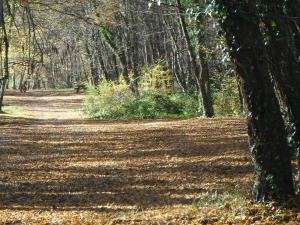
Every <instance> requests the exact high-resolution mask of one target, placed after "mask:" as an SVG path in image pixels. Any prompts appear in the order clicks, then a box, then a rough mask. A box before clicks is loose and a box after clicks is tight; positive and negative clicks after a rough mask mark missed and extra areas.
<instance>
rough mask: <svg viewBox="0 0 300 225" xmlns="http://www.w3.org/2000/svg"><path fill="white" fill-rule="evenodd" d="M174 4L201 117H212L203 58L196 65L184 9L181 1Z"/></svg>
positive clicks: (177, 0)
mask: <svg viewBox="0 0 300 225" xmlns="http://www.w3.org/2000/svg"><path fill="white" fill-rule="evenodd" d="M176 2H177V7H178V9H179V19H180V24H181V27H182V30H183V34H184V39H185V41H186V45H187V49H188V52H189V56H190V61H191V65H192V67H193V69H194V74H195V78H196V80H197V85H198V91H199V95H200V96H199V99H201V101H200V105H202V108H203V115H204V116H206V117H213V116H214V110H213V105H212V99H211V96H209V95H210V94H211V93H210V92H207V91H208V89H207V88H206V87H207V85H209V84H208V82H207V76H208V70H207V71H206V74H204V73H205V71H204V66H205V65H203V64H202V63H203V62H204V58H203V57H202V60H201V61H200V65H198V64H197V56H196V53H195V50H194V48H193V46H192V43H191V40H190V37H189V34H188V30H187V24H186V21H185V18H184V14H183V12H184V9H183V6H182V4H181V0H176ZM203 72H204V73H203ZM205 76H206V77H205Z"/></svg>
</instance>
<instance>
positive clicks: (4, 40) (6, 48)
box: [0, 0, 9, 112]
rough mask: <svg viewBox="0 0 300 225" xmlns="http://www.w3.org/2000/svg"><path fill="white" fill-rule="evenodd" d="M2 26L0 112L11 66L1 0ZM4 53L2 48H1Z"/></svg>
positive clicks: (0, 19) (0, 18)
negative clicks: (2, 70)
mask: <svg viewBox="0 0 300 225" xmlns="http://www.w3.org/2000/svg"><path fill="white" fill-rule="evenodd" d="M0 26H1V29H2V34H3V42H4V60H3V64H4V66H3V67H2V66H1V68H3V69H4V73H3V74H4V76H3V78H2V90H1V93H0V112H1V111H2V107H3V97H4V92H5V87H6V81H7V80H8V79H9V68H8V52H9V41H8V36H7V32H6V25H5V18H4V1H3V0H2V1H0ZM0 44H1V49H2V43H0ZM1 54H2V50H1Z"/></svg>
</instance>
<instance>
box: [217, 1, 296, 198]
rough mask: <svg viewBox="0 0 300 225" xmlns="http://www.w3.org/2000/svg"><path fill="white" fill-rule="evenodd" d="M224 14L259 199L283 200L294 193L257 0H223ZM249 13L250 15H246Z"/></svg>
mask: <svg viewBox="0 0 300 225" xmlns="http://www.w3.org/2000/svg"><path fill="white" fill-rule="evenodd" d="M217 10H222V11H223V12H224V10H225V11H226V15H224V16H223V17H222V18H221V26H222V28H223V29H224V31H225V33H226V35H225V37H226V40H227V43H228V46H229V47H230V48H231V52H230V54H231V57H232V59H233V60H234V61H235V64H236V65H237V72H238V75H239V78H240V82H241V89H242V91H243V96H244V98H245V104H246V106H247V110H248V113H247V121H248V133H249V142H250V150H251V152H252V154H253V157H254V162H255V172H256V175H257V180H256V184H255V187H254V192H253V193H254V197H255V199H256V200H259V201H265V200H284V199H285V198H286V197H288V196H290V195H293V194H294V187H293V179H292V170H291V160H290V153H289V151H288V145H287V141H286V132H285V128H284V122H283V119H282V116H281V112H280V107H279V103H278V100H277V98H276V94H275V91H274V87H273V84H272V83H271V79H270V77H269V73H268V72H269V71H268V66H267V63H266V61H265V57H264V55H265V52H264V45H263V43H262V38H261V34H260V31H259V30H258V29H259V26H258V24H259V22H258V20H257V19H255V15H256V14H257V11H256V6H255V3H253V2H250V3H248V2H241V1H238V0H236V1H225V0H224V1H220V2H219V4H218V5H217ZM247 14H248V15H247Z"/></svg>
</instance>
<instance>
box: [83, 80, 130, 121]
mask: <svg viewBox="0 0 300 225" xmlns="http://www.w3.org/2000/svg"><path fill="white" fill-rule="evenodd" d="M132 99H133V95H132V93H131V91H130V89H129V87H128V86H127V85H126V84H124V83H120V84H116V83H114V82H107V81H104V82H102V83H101V84H100V85H99V86H98V87H97V88H93V87H90V88H89V89H88V96H87V97H86V99H85V102H84V111H85V112H86V114H88V115H89V116H91V117H94V118H98V119H118V118H120V117H121V116H122V115H123V114H124V113H123V112H122V110H123V106H124V104H125V103H127V102H129V101H131V100H132Z"/></svg>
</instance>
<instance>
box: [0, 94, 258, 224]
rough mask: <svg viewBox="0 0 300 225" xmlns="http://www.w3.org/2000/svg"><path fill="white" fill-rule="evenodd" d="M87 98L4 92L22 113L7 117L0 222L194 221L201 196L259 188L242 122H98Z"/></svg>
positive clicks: (0, 140) (0, 145) (0, 136)
mask: <svg viewBox="0 0 300 225" xmlns="http://www.w3.org/2000/svg"><path fill="white" fill-rule="evenodd" d="M83 97H84V96H83V95H75V94H68V93H51V92H31V93H27V94H26V96H22V95H20V94H17V93H13V92H11V93H10V94H9V96H7V97H6V99H5V104H6V105H13V106H18V107H20V108H22V111H20V112H16V113H15V115H14V116H10V115H5V114H3V115H1V116H0V128H1V129H0V157H1V158H0V160H1V163H0V223H1V224H2V223H10V224H12V223H13V224H18V223H21V222H22V223H23V224H35V223H42V224H47V223H48V224H78V223H84V224H101V223H108V222H109V221H110V222H112V223H115V224H120V223H127V222H128V221H131V222H136V223H145V224H150V223H157V222H159V221H168V220H170V221H173V222H174V221H176V220H177V219H178V220H180V221H184V220H186V221H189V222H186V223H187V224H189V223H190V222H191V220H193V219H195V218H194V217H193V216H190V217H188V216H186V215H189V212H192V211H193V210H197V207H196V206H197V203H198V200H199V199H201V196H204V195H207V193H216V194H221V193H223V192H226V191H228V190H234V189H237V188H238V189H242V188H244V187H246V188H248V187H250V185H252V181H251V180H252V178H253V168H252V162H251V159H250V156H249V154H248V153H247V135H246V130H245V122H244V120H243V119H190V120H147V121H121V122H120V121H94V120H88V119H83V118H82V117H81V115H80V113H79V111H78V110H76V109H78V108H80V106H81V102H82V100H83ZM182 215H185V216H182ZM79 221H80V222H79ZM126 221H127V222H126ZM128 223H129V222H128Z"/></svg>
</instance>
